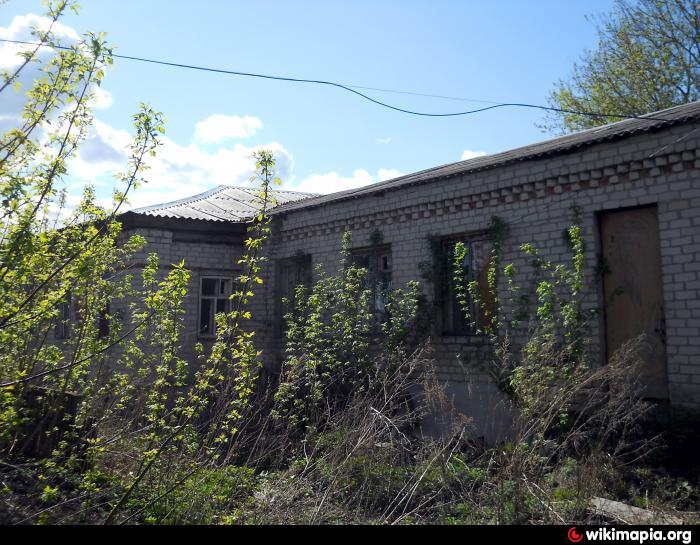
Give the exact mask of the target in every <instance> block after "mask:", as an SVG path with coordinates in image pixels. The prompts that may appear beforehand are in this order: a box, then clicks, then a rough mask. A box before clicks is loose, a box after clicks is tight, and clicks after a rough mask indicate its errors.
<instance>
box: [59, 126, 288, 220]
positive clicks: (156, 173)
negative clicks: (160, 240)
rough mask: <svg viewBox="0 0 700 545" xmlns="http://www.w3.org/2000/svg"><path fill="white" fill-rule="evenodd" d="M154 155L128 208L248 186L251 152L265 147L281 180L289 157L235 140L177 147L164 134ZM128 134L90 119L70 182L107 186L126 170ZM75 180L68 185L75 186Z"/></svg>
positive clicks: (270, 146)
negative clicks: (217, 188)
mask: <svg viewBox="0 0 700 545" xmlns="http://www.w3.org/2000/svg"><path fill="white" fill-rule="evenodd" d="M161 143H162V145H161V146H160V147H159V148H158V150H157V153H156V156H155V157H152V158H149V159H148V164H149V167H150V168H149V169H148V170H147V171H146V172H145V174H144V177H145V179H146V180H147V183H145V184H143V185H142V186H141V187H140V188H139V189H138V190H137V191H135V192H133V193H131V196H130V197H129V200H130V203H131V206H133V207H138V206H146V205H150V204H157V203H162V202H167V201H172V200H176V199H180V198H183V197H188V196H191V195H194V194H196V193H200V192H202V191H206V190H208V189H211V188H212V187H215V186H217V185H221V184H228V185H244V186H245V185H250V178H251V176H252V175H253V174H254V172H255V160H254V159H253V158H252V154H253V152H255V151H256V150H259V149H262V148H264V149H267V150H270V151H271V152H272V153H273V154H274V155H275V159H276V161H277V164H276V167H277V172H278V174H279V176H280V178H282V179H283V180H289V179H291V178H292V172H293V169H294V158H293V157H292V154H291V153H290V152H289V151H288V150H287V149H286V148H285V147H284V146H283V145H281V144H280V143H278V142H269V143H267V144H258V145H254V146H244V145H243V144H235V145H233V146H230V147H220V148H218V149H216V150H213V151H208V150H205V149H203V148H201V147H200V146H199V145H197V144H196V143H193V144H190V145H187V146H182V145H180V144H178V143H177V142H175V141H173V140H171V139H169V138H167V137H164V138H162V139H161ZM130 144H131V136H130V135H129V133H128V132H126V131H122V130H117V129H114V128H113V127H110V126H109V125H107V124H106V123H103V122H101V121H99V120H95V123H94V125H93V127H92V128H91V131H90V135H89V136H88V138H87V139H86V140H85V143H84V144H83V145H82V146H81V147H80V149H79V151H78V153H77V154H76V155H75V157H74V158H73V159H71V162H70V169H69V174H70V176H71V179H72V180H74V181H80V180H83V181H89V182H91V183H94V184H95V185H97V186H100V185H111V184H113V181H111V180H110V177H111V176H112V175H113V174H115V173H117V172H119V171H121V170H123V169H124V168H126V164H127V160H128V148H129V146H130ZM79 186H80V183H78V184H77V185H76V186H74V187H79Z"/></svg>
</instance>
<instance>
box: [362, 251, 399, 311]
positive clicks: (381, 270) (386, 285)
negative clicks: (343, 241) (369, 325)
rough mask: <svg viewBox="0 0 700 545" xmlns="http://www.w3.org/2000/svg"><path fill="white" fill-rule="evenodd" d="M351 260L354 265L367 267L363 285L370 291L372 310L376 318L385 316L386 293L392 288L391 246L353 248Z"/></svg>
mask: <svg viewBox="0 0 700 545" xmlns="http://www.w3.org/2000/svg"><path fill="white" fill-rule="evenodd" d="M352 260H353V263H354V265H355V266H356V267H361V268H363V269H367V277H366V279H365V286H364V287H365V289H367V290H370V291H371V292H372V310H373V311H374V313H375V315H376V316H377V318H378V319H380V320H382V319H384V318H386V300H387V294H388V293H389V292H390V291H391V289H392V265H391V247H390V246H379V247H374V248H363V249H358V250H353V251H352Z"/></svg>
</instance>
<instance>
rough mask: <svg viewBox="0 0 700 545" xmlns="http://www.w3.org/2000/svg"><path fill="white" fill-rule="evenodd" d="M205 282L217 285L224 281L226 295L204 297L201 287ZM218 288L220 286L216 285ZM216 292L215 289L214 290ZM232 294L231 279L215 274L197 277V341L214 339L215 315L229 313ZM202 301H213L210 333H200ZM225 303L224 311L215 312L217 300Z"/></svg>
mask: <svg viewBox="0 0 700 545" xmlns="http://www.w3.org/2000/svg"><path fill="white" fill-rule="evenodd" d="M205 280H217V281H218V282H219V283H220V282H221V281H222V280H226V281H227V282H228V285H229V289H228V293H227V294H226V295H223V296H220V295H218V294H216V293H215V294H214V295H204V294H203V293H202V292H203V287H204V281H205ZM218 285H219V286H220V284H218ZM215 291H216V289H215ZM232 294H233V278H232V277H230V276H224V275H216V274H203V275H200V276H199V291H198V293H197V337H198V338H199V339H214V338H216V315H217V314H220V313H222V312H230V310H231V295H232ZM204 299H207V300H212V301H214V304H213V305H212V312H210V315H209V318H210V320H211V332H203V331H202V301H203V300H204ZM220 299H221V300H225V301H226V304H225V305H226V310H223V311H218V312H217V310H216V307H217V301H218V300H220Z"/></svg>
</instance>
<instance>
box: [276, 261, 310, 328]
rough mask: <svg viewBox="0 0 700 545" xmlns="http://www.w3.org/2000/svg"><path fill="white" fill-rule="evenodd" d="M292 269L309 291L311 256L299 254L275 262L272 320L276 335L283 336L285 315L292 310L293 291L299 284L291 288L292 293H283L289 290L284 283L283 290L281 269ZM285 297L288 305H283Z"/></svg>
mask: <svg viewBox="0 0 700 545" xmlns="http://www.w3.org/2000/svg"><path fill="white" fill-rule="evenodd" d="M292 267H297V272H298V273H299V276H302V277H303V278H302V282H301V284H303V285H304V286H306V287H307V288H308V289H311V286H312V284H313V258H312V255H311V254H303V253H300V254H298V255H294V256H290V257H282V258H279V259H276V260H275V290H274V297H275V301H274V304H275V307H274V308H275V320H274V324H273V326H274V333H275V334H276V335H278V336H279V335H285V334H286V331H287V324H286V321H285V319H284V317H285V315H286V314H287V313H288V312H289V311H290V310H293V309H294V290H295V289H296V287H297V286H299V285H301V284H296V285H295V286H294V287H293V288H292V293H285V292H286V291H287V288H289V282H285V283H284V284H285V285H284V289H283V285H282V284H283V282H282V280H283V278H282V277H283V274H284V273H283V269H285V268H288V269H291V268H292ZM284 297H287V298H288V299H289V301H290V303H289V304H288V305H285V304H284V302H283V301H282V299H283V298H284Z"/></svg>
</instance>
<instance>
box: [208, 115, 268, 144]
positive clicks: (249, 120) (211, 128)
mask: <svg viewBox="0 0 700 545" xmlns="http://www.w3.org/2000/svg"><path fill="white" fill-rule="evenodd" d="M262 127H263V123H262V121H260V119H258V118H257V117H253V116H250V115H246V116H243V117H240V116H237V115H224V114H214V115H210V116H209V117H207V118H206V119H203V120H202V121H199V122H198V123H197V125H196V126H195V128H194V139H195V140H196V141H197V142H202V143H219V142H221V141H222V140H226V139H229V138H247V137H249V136H253V135H254V134H255V133H256V131H258V130H259V129H262Z"/></svg>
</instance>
